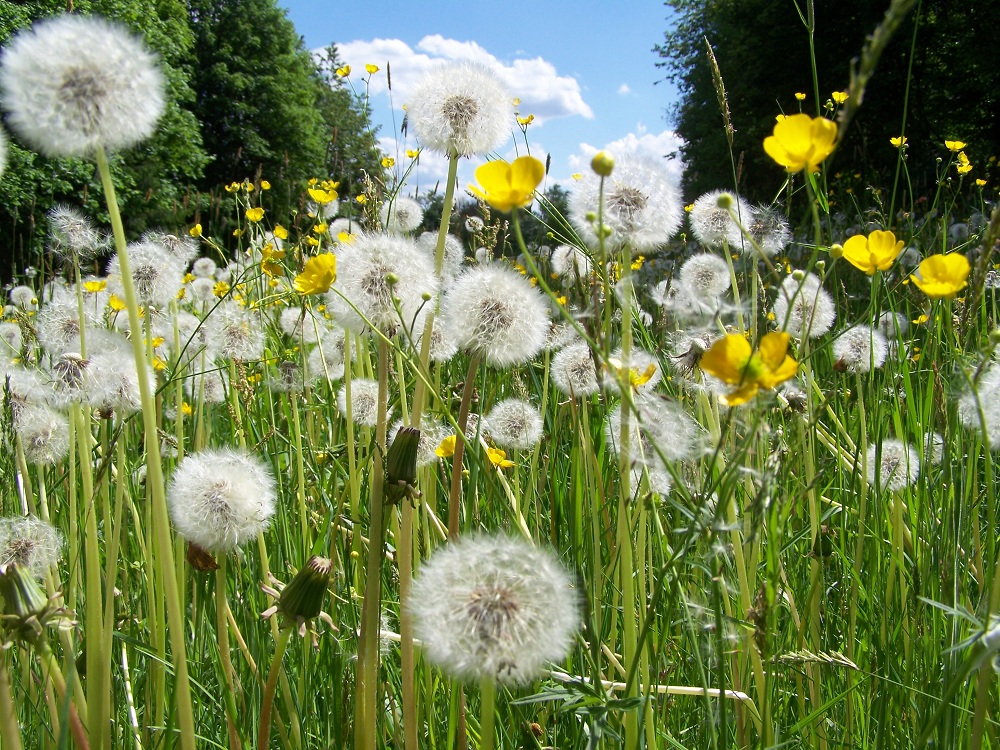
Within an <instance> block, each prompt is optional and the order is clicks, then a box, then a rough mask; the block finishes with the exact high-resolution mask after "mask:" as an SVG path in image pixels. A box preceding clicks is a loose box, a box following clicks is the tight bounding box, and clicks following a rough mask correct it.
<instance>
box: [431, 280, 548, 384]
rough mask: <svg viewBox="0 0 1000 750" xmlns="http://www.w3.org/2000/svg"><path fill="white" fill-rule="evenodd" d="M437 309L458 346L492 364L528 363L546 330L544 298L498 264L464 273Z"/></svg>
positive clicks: (546, 317) (537, 350)
mask: <svg viewBox="0 0 1000 750" xmlns="http://www.w3.org/2000/svg"><path fill="white" fill-rule="evenodd" d="M441 308H442V309H441V315H442V318H443V320H444V321H445V325H447V326H448V327H449V329H450V330H451V332H452V335H453V336H454V337H455V340H456V343H457V344H458V346H459V348H461V349H466V350H468V351H470V352H472V353H473V354H475V355H478V356H481V357H483V358H484V359H485V360H486V362H488V363H489V364H491V365H493V366H494V367H501V368H503V367H510V366H512V365H516V364H520V363H522V362H527V361H528V360H529V359H531V358H532V357H534V356H535V355H536V354H537V353H538V352H540V351H541V350H542V347H543V346H544V345H545V340H546V337H547V335H548V331H549V313H548V305H547V303H546V300H545V297H544V296H542V294H541V292H539V291H538V290H537V289H536V288H535V287H533V286H532V285H531V284H530V283H528V281H527V279H525V278H524V277H523V276H521V275H520V274H519V273H517V272H516V271H513V270H511V269H508V268H505V267H503V266H500V265H494V264H491V265H487V266H479V267H477V268H473V269H470V270H468V271H466V272H465V273H463V274H462V275H461V276H459V277H458V278H457V279H456V280H455V283H454V284H452V286H451V288H450V289H449V290H448V293H447V294H446V295H445V297H444V300H442V304H441Z"/></svg>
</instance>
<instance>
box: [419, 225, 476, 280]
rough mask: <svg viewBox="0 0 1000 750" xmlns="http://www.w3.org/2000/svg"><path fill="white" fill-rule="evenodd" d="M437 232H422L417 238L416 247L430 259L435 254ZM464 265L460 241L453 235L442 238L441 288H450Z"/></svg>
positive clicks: (462, 247) (463, 252)
mask: <svg viewBox="0 0 1000 750" xmlns="http://www.w3.org/2000/svg"><path fill="white" fill-rule="evenodd" d="M437 241H438V233H437V232H423V233H422V234H421V235H420V236H419V237H417V246H418V247H420V248H421V249H422V250H423V251H424V252H425V253H427V254H428V255H429V256H431V257H432V258H433V257H434V254H435V253H436V252H437ZM464 263H465V246H464V245H463V244H462V241H461V240H460V239H458V237H456V236H455V235H453V234H449V235H446V236H445V238H444V257H443V258H442V263H441V283H442V285H443V286H445V287H448V286H451V282H453V281H454V280H455V277H456V276H458V275H459V274H460V273H461V272H462V266H463V265H464Z"/></svg>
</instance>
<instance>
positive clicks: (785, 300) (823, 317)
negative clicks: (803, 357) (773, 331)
mask: <svg viewBox="0 0 1000 750" xmlns="http://www.w3.org/2000/svg"><path fill="white" fill-rule="evenodd" d="M836 319H837V308H836V306H835V305H834V303H833V297H831V296H830V293H829V292H827V291H826V290H825V289H824V288H823V284H822V282H821V281H820V280H819V278H818V277H817V276H815V275H813V274H811V273H810V274H807V275H806V276H805V277H804V278H803V279H802V280H801V281H799V280H798V279H796V278H795V277H794V276H788V277H786V278H785V280H784V281H782V282H781V288H780V289H779V290H778V297H777V299H775V301H774V320H775V325H776V326H777V328H778V330H779V331H786V332H788V333H789V334H791V335H792V336H796V337H798V338H803V337H805V338H810V339H814V338H817V337H819V336H822V335H823V334H824V333H826V332H827V331H829V330H830V328H831V327H832V326H833V322H834V320H836Z"/></svg>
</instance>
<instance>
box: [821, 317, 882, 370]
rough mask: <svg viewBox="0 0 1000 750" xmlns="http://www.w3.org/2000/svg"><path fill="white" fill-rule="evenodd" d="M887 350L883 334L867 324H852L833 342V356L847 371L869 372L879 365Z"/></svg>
mask: <svg viewBox="0 0 1000 750" xmlns="http://www.w3.org/2000/svg"><path fill="white" fill-rule="evenodd" d="M887 351H888V345H887V342H886V340H885V336H883V335H882V334H881V332H879V331H878V330H876V329H874V328H869V327H868V326H852V327H851V328H848V329H847V330H846V331H843V332H841V333H840V335H838V336H837V338H836V339H834V342H833V356H834V357H835V358H836V359H837V361H838V362H840V363H841V364H843V365H844V366H845V367H846V368H847V370H848V372H859V373H860V372H870V371H871V370H872V368H878V367H881V366H882V365H883V364H884V363H885V356H886V353H887Z"/></svg>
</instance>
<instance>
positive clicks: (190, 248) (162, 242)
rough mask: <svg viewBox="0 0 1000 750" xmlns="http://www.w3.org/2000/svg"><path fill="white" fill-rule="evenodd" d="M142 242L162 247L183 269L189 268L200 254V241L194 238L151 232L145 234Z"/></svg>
mask: <svg viewBox="0 0 1000 750" xmlns="http://www.w3.org/2000/svg"><path fill="white" fill-rule="evenodd" d="M142 241H143V242H149V243H152V244H154V245H159V246H160V247H162V248H163V249H164V250H166V251H167V254H168V255H170V257H172V258H173V259H174V260H175V261H177V264H178V265H179V266H181V267H182V268H187V266H188V263H190V262H191V261H192V259H193V258H194V256H196V255H197V254H198V241H197V240H196V239H194V238H193V237H184V236H179V235H176V234H170V233H168V232H161V231H157V230H150V231H148V232H143V235H142Z"/></svg>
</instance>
